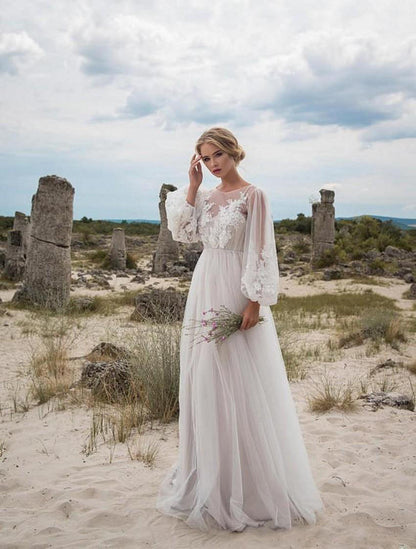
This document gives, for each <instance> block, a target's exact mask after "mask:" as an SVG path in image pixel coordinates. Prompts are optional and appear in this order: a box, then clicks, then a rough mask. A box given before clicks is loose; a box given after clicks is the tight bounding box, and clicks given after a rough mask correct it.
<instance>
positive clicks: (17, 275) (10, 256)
mask: <svg viewBox="0 0 416 549" xmlns="http://www.w3.org/2000/svg"><path fill="white" fill-rule="evenodd" d="M28 238H29V219H28V218H27V217H26V215H25V214H24V213H21V212H16V213H15V217H14V222H13V229H12V230H11V231H9V232H8V234H7V246H6V254H5V266H4V267H5V268H4V276H5V278H8V279H9V280H15V281H18V280H22V279H23V275H24V272H25V262H26V255H27V248H28Z"/></svg>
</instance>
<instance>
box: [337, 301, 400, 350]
mask: <svg viewBox="0 0 416 549" xmlns="http://www.w3.org/2000/svg"><path fill="white" fill-rule="evenodd" d="M344 328H345V326H344ZM349 328H350V329H349V330H345V329H343V330H342V331H343V335H342V336H341V337H340V338H339V347H340V348H345V347H353V346H358V345H362V344H363V343H364V342H365V341H368V346H367V350H366V355H367V356H371V355H373V354H376V353H377V352H379V350H380V348H381V344H382V343H384V344H387V345H390V346H391V347H392V348H393V349H396V350H399V346H400V344H401V343H406V342H407V341H408V336H407V334H406V328H405V322H404V320H403V318H402V317H401V316H400V315H399V314H398V313H397V312H396V311H394V310H391V309H379V308H375V309H369V310H368V311H366V312H365V313H364V314H363V315H362V316H361V317H360V318H359V319H357V320H356V322H353V323H352V324H351V325H350V327H349Z"/></svg>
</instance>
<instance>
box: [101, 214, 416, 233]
mask: <svg viewBox="0 0 416 549" xmlns="http://www.w3.org/2000/svg"><path fill="white" fill-rule="evenodd" d="M365 215H369V217H374V218H375V219H380V221H392V222H393V223H394V224H395V225H397V226H398V227H400V228H401V229H403V230H408V229H416V219H406V218H402V217H388V216H384V215H370V214H365ZM359 217H363V216H362V215H355V216H353V217H337V219H358V218H359ZM105 221H111V222H112V223H121V222H122V221H125V222H126V223H154V224H155V225H159V224H160V221H159V220H156V219H106V220H105ZM275 221H281V220H275Z"/></svg>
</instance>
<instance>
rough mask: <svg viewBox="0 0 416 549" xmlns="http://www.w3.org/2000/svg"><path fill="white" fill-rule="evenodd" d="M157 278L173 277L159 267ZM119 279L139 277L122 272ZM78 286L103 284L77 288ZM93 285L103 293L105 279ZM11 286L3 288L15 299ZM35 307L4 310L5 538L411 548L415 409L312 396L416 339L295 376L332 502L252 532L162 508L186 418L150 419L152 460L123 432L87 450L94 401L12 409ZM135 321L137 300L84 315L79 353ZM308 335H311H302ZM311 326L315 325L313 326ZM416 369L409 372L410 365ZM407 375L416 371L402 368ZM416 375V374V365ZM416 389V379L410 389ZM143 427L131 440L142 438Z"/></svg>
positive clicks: (317, 288) (0, 516)
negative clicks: (325, 379) (215, 526)
mask: <svg viewBox="0 0 416 549" xmlns="http://www.w3.org/2000/svg"><path fill="white" fill-rule="evenodd" d="M157 282H159V283H160V284H159V285H160V286H166V285H170V284H171V283H172V281H171V280H170V281H164V280H161V279H158V280H157ZM111 284H112V285H113V286H114V287H115V288H116V289H121V286H123V285H126V287H128V288H129V289H134V288H136V287H137V288H138V287H140V285H133V284H131V283H129V282H128V279H114V280H113V281H112V282H111ZM384 284H385V285H382V286H373V287H372V289H373V291H375V292H378V293H380V294H382V295H386V296H388V297H392V298H394V299H396V300H397V303H398V305H399V306H400V307H401V308H402V309H403V310H406V313H407V314H409V315H410V314H413V315H414V314H415V313H414V312H411V310H410V309H411V306H412V305H411V303H410V302H409V301H407V300H403V299H402V293H403V291H404V290H405V289H406V286H405V285H404V284H403V283H401V282H400V281H384ZM360 288H361V289H368V285H362V286H361V285H357V284H354V283H353V282H351V281H344V280H343V281H334V282H319V281H318V282H317V281H314V282H311V283H309V284H308V283H305V281H304V280H303V281H301V282H300V281H298V280H297V279H288V278H282V279H281V291H282V292H284V293H285V294H286V295H288V296H295V295H307V294H312V293H320V292H324V291H327V292H333V293H336V292H339V291H344V290H345V289H348V290H353V289H354V290H358V289H360ZM76 293H77V294H78V295H82V294H84V295H85V294H89V295H91V294H92V293H95V291H93V290H84V289H79V290H77V291H76ZM96 293H99V294H100V295H104V293H105V292H103V291H102V290H98V291H97V292H96ZM12 295H13V291H10V290H7V291H1V292H0V297H1V298H2V299H3V301H8V300H9V299H10V298H11V296H12ZM31 322H33V316H31V314H30V313H29V312H25V311H12V312H11V316H2V317H0V327H1V330H0V356H1V370H0V376H1V382H0V398H1V400H0V402H1V415H0V456H1V457H0V462H1V468H0V480H1V484H0V491H1V501H0V507H1V511H0V530H1V534H0V547H1V548H4V549H6V548H19V549H20V548H31V549H35V548H46V547H54V548H55V547H56V548H70V547H71V548H77V549H79V548H107V547H111V548H133V547H134V548H148V547H154V548H182V547H183V548H185V547H186V548H188V547H219V548H221V547H227V548H232V547H236V548H237V547H238V548H241V547H243V548H244V549H246V548H247V549H250V548H257V547H264V548H269V547H270V548H272V547H279V548H281V549H309V548H311V549H312V548H318V549H324V548H325V549H329V548H331V549H332V548H336V549H344V548H345V549H346V548H348V549H390V548H391V549H400V548H401V549H407V548H409V549H410V548H415V547H416V501H415V500H416V496H415V494H416V492H415V478H416V459H415V458H416V443H415V440H416V439H415V427H416V423H415V421H416V415H415V413H414V412H410V411H406V410H398V409H395V408H390V407H384V408H381V409H379V410H378V411H376V412H373V411H371V409H370V408H369V407H364V406H363V405H362V404H361V403H360V404H359V406H358V409H357V411H356V412H351V413H348V414H346V413H343V412H338V411H332V412H329V413H326V414H323V415H318V414H314V413H311V412H309V411H308V409H307V396H308V394H310V391H311V387H312V385H313V384H314V383H315V382H316V380H317V379H318V378H319V376H320V375H322V373H323V372H327V373H329V374H330V375H331V376H332V377H333V378H334V379H336V380H341V381H346V380H352V381H357V379H359V378H360V376H364V375H365V374H367V373H368V371H369V370H370V369H371V368H372V367H373V366H375V365H376V364H377V363H379V362H380V360H381V359H383V358H394V359H397V358H398V357H400V356H401V359H402V360H407V359H410V358H411V357H412V355H413V358H414V356H415V349H416V346H415V342H412V343H410V344H409V345H408V346H407V347H405V348H404V350H403V351H401V352H402V354H401V355H400V353H399V352H397V351H392V350H390V351H388V352H387V351H383V352H382V353H381V354H380V355H377V356H370V357H366V356H365V353H364V352H363V350H362V349H361V350H360V349H358V350H357V349H350V350H348V351H346V352H345V353H344V354H343V356H342V358H340V360H338V361H335V362H328V363H325V362H320V361H316V362H314V363H313V364H311V367H310V370H309V375H308V376H307V377H306V378H305V379H304V380H302V381H299V382H296V383H292V384H291V388H292V393H293V396H294V398H295V402H296V407H297V411H298V415H299V420H300V423H301V427H302V431H303V434H304V439H305V443H306V447H307V450H308V454H309V457H310V462H311V467H312V471H313V473H314V477H315V480H316V483H317V486H318V488H319V490H320V492H321V495H322V498H323V501H324V505H325V510H324V512H323V513H321V514H320V516H319V519H318V522H317V524H316V525H313V526H312V525H307V526H302V525H299V526H295V527H294V528H292V529H291V530H277V531H273V530H270V529H269V528H265V527H264V528H258V529H256V528H250V527H248V528H247V529H246V530H245V531H244V532H243V533H238V534H237V533H231V532H227V531H221V530H218V531H213V532H210V533H202V532H200V531H198V530H193V529H190V528H189V527H188V526H187V525H186V524H185V523H183V522H182V521H179V520H177V519H174V518H172V517H167V516H165V515H162V514H160V513H159V512H158V511H156V510H155V501H156V497H157V492H158V488H159V485H160V483H161V481H162V478H163V477H164V475H165V474H166V471H167V470H168V468H169V467H170V466H171V465H172V464H173V462H174V461H175V457H176V454H177V450H178V425H177V422H174V423H171V424H169V425H159V424H157V423H153V425H152V426H150V425H149V428H148V429H147V431H146V432H145V433H144V434H143V435H142V436H141V439H140V440H142V441H149V440H150V441H155V442H156V443H157V444H158V446H159V452H158V455H157V458H156V461H155V464H154V466H153V467H149V466H146V465H145V464H144V463H142V462H139V461H132V460H131V459H130V457H129V454H128V450H127V447H126V445H125V444H117V445H116V446H115V447H114V446H111V445H108V444H106V443H102V444H101V445H100V446H99V447H98V449H97V451H96V452H95V453H92V454H90V455H88V456H86V455H85V453H83V448H84V445H85V444H86V441H87V439H88V435H89V432H90V426H91V416H92V411H91V410H89V409H86V408H84V407H81V408H80V407H70V406H69V407H66V408H65V409H63V410H56V409H54V406H53V404H51V403H49V404H45V405H43V406H34V407H31V408H30V409H29V410H28V411H27V412H25V413H21V412H19V413H15V412H14V411H13V404H12V401H13V398H17V399H21V398H23V395H24V394H25V389H26V388H27V384H28V379H27V374H26V373H25V368H26V367H27V364H28V362H29V359H30V356H31V353H32V352H33V349H34V347H36V341H37V340H36V336H34V335H33V334H31V333H30V332H31V331H30V325H31ZM137 329H138V327H137V324H135V323H132V322H130V321H129V320H128V311H125V310H120V311H119V312H118V313H117V314H116V315H114V316H111V317H100V316H93V317H89V318H87V319H83V320H82V321H80V326H78V328H77V330H78V337H77V339H76V340H75V341H74V344H73V347H72V349H71V353H72V355H73V356H80V355H82V354H84V353H87V352H88V351H89V350H91V348H92V347H93V346H94V345H96V344H97V343H98V342H100V341H108V340H111V341H118V342H122V340H123V338H124V337H128V334H131V333H132V331H135V330H137ZM300 337H303V335H300ZM305 337H307V335H305ZM407 377H409V374H407ZM400 383H401V384H402V386H403V388H405V387H406V383H407V378H406V376H405V374H401V378H400ZM413 383H414V376H413ZM407 392H409V391H407ZM138 442H139V441H138V440H137V437H133V438H132V439H131V444H132V445H134V444H136V443H138Z"/></svg>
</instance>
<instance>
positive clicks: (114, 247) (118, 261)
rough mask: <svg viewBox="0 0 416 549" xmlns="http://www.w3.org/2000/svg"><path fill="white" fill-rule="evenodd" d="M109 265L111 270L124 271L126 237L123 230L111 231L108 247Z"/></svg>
mask: <svg viewBox="0 0 416 549" xmlns="http://www.w3.org/2000/svg"><path fill="white" fill-rule="evenodd" d="M109 256H110V265H111V267H112V268H113V269H121V270H124V269H125V268H126V259H127V252H126V237H125V235H124V229H113V236H112V238H111V247H110V252H109Z"/></svg>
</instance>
